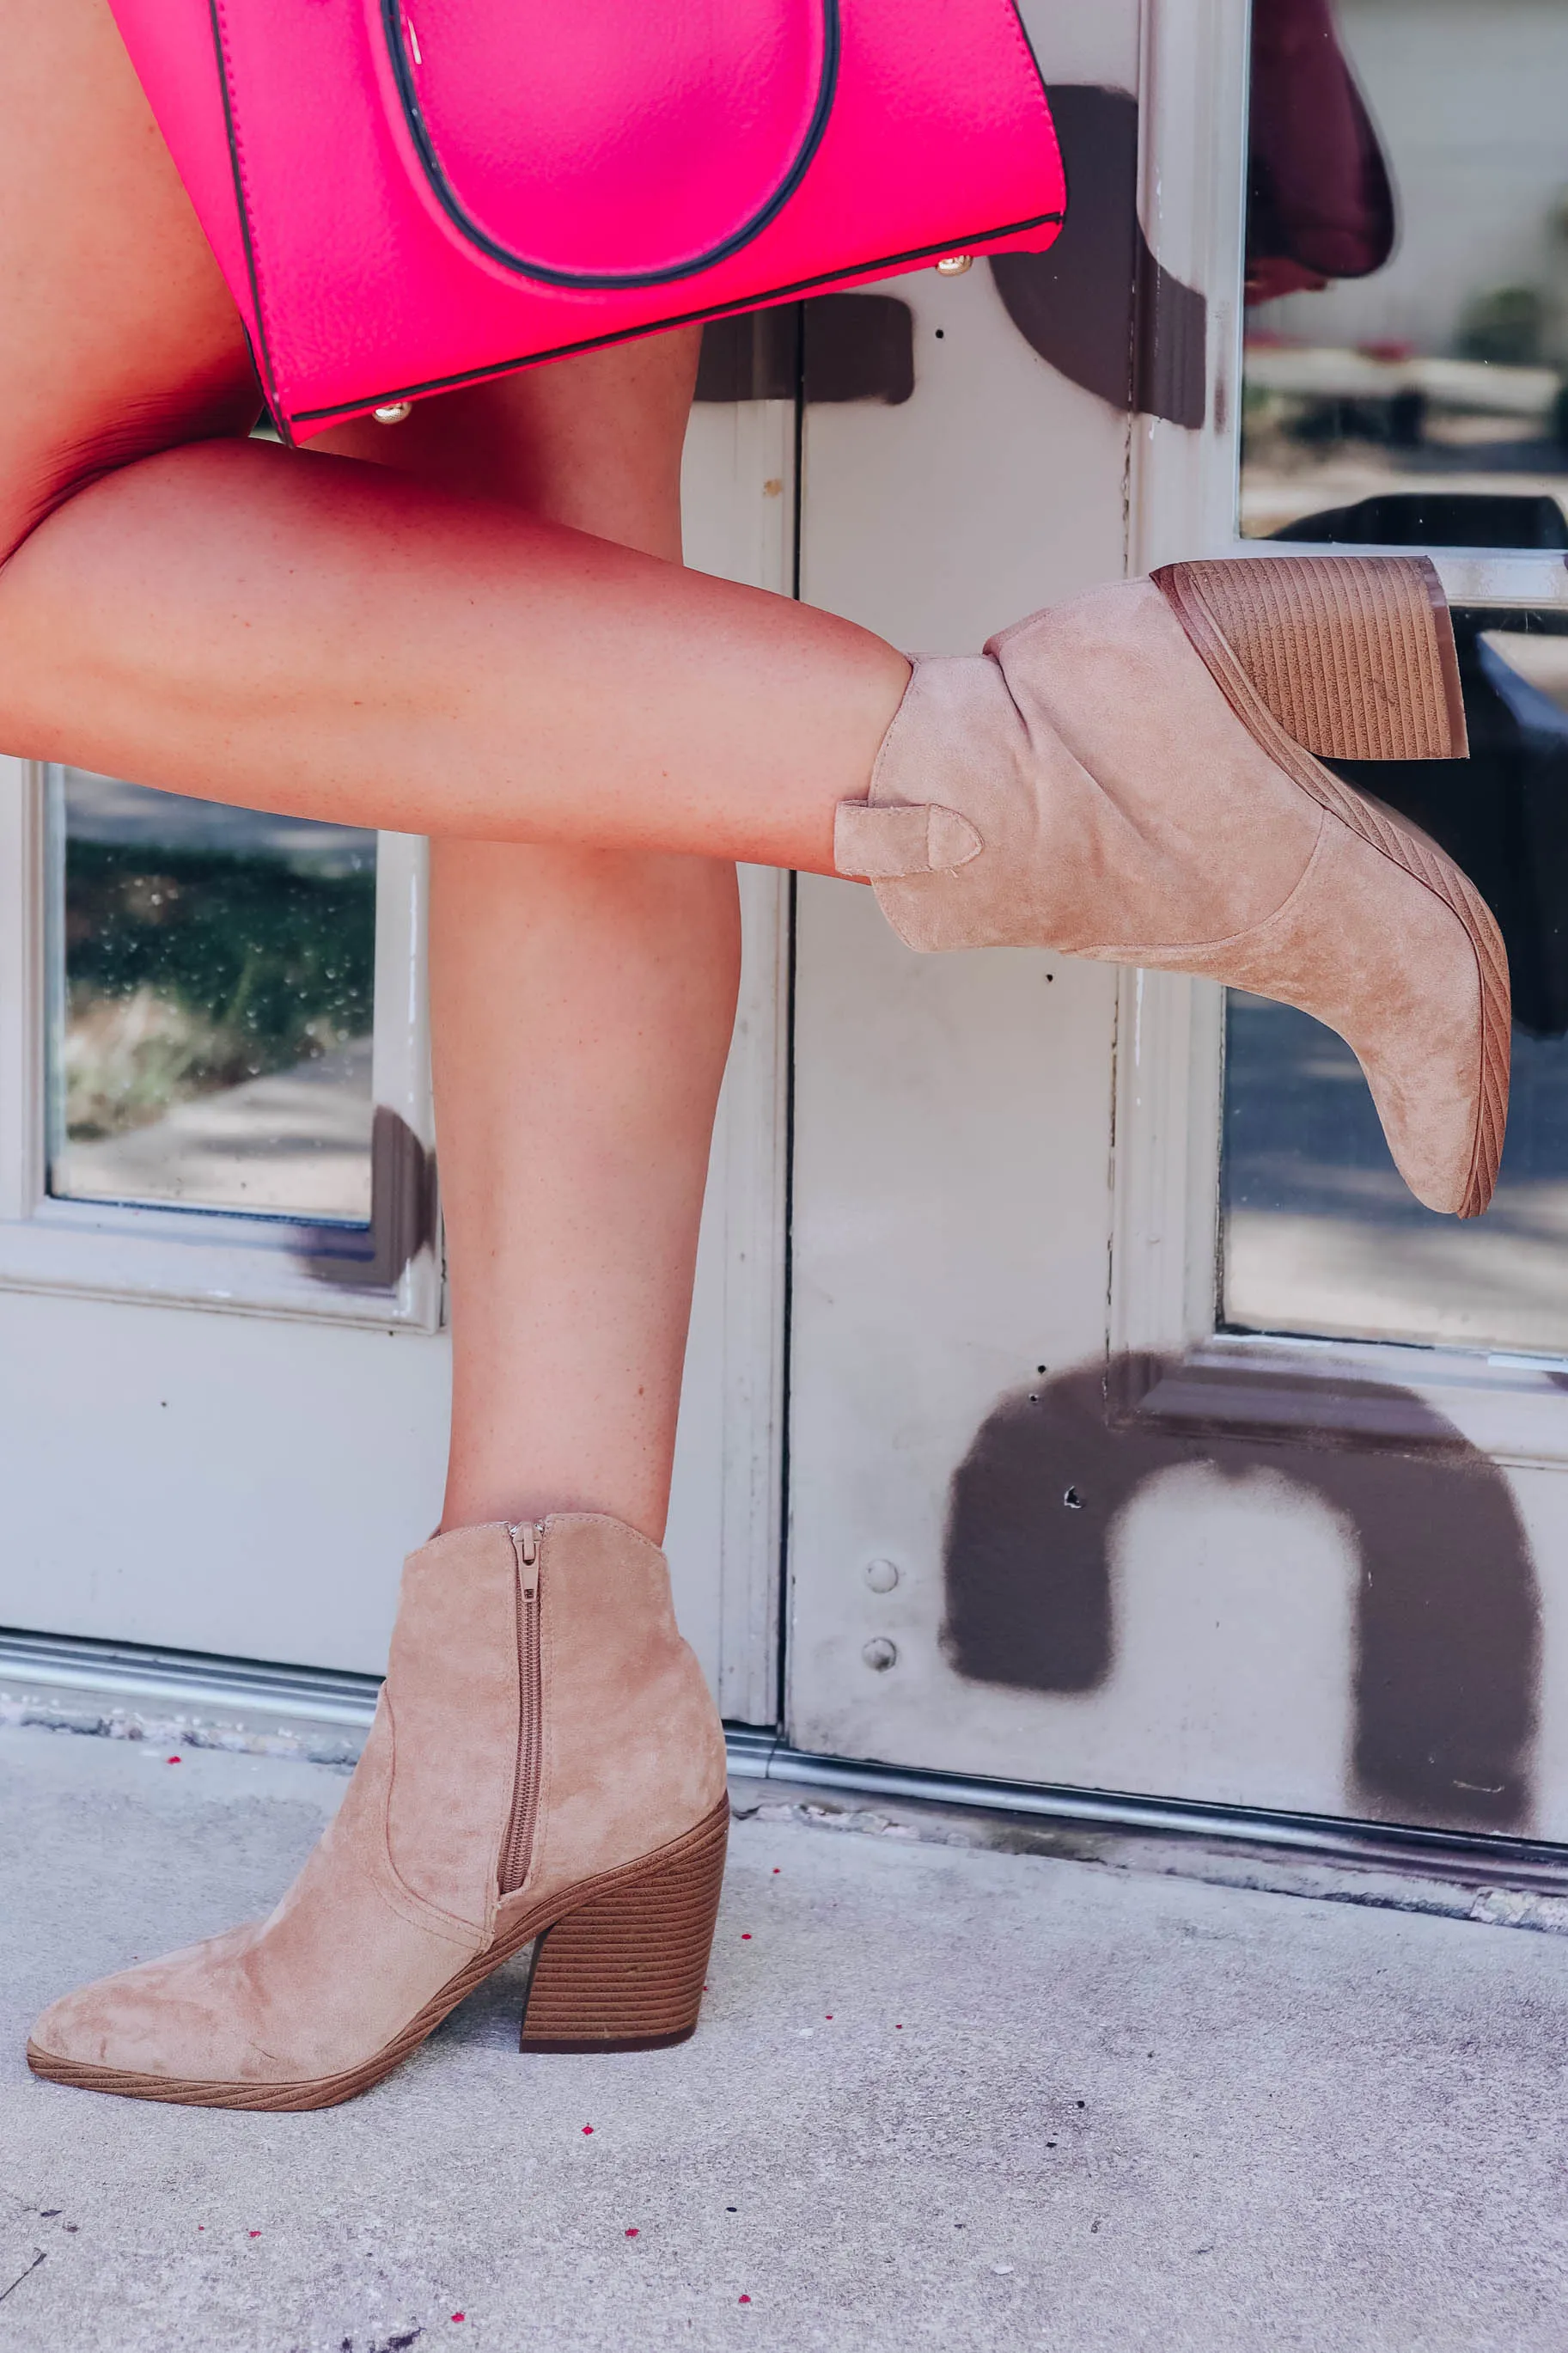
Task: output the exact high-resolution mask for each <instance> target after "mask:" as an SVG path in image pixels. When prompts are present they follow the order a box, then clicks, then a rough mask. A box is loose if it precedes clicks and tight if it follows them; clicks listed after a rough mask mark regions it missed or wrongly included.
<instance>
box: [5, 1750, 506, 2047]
mask: <svg viewBox="0 0 1568 2353" xmlns="http://www.w3.org/2000/svg"><path fill="white" fill-rule="evenodd" d="M391 1763H392V1740H391V1733H390V1727H389V1723H388V1718H387V1714H386V1711H385V1708H384V1706H383V1707H382V1708H380V1709H378V1711H377V1719H376V1724H375V1726H374V1729H373V1731H372V1735H371V1737H370V1740H369V1741H368V1742H367V1743H366V1746H365V1750H364V1754H363V1757H361V1759H360V1762H359V1764H358V1765H357V1766H356V1767H355V1768H354V1775H353V1780H352V1781H351V1782H350V1785H349V1788H348V1790H347V1791H346V1793H345V1795H344V1798H343V1802H342V1807H341V1808H340V1809H339V1811H338V1812H337V1814H336V1815H335V1816H334V1817H333V1819H332V1820H331V1822H330V1823H329V1825H328V1827H327V1829H326V1831H325V1832H324V1834H323V1836H322V1838H321V1842H320V1843H319V1845H318V1846H317V1847H316V1849H315V1851H314V1852H313V1853H312V1854H311V1855H310V1859H309V1861H308V1862H306V1864H305V1867H304V1869H303V1871H302V1872H301V1873H300V1876H299V1878H298V1879H297V1880H296V1881H295V1882H294V1883H293V1885H292V1886H291V1887H290V1888H289V1891H288V1893H287V1894H285V1895H284V1897H283V1899H282V1901H281V1902H280V1903H279V1905H278V1906H277V1908H276V1910H275V1911H273V1912H272V1913H271V1914H270V1915H269V1916H268V1918H267V1919H266V1920H262V1921H252V1922H251V1923H249V1924H248V1925H247V1926H245V1927H241V1928H235V1929H231V1930H229V1932H228V1933H227V1934H226V1936H215V1937H210V1938H209V1939H208V1940H207V1941H206V1942H205V1944H200V1945H193V1946H191V1947H188V1948H187V1949H186V1950H185V1951H184V1952H180V1953H174V1954H172V1955H170V1956H169V1957H167V1958H166V1959H163V1960H158V1961H148V1962H143V1963H142V1965H141V1967H139V1968H132V1969H126V1970H124V1971H122V1972H121V1974H120V1975H119V1976H117V1977H112V1978H103V1979H102V1980H101V1981H100V1983H99V1984H97V1985H91V1986H87V1987H84V1988H83V1989H82V1990H81V1991H80V1992H79V1993H72V1994H68V1995H67V1996H66V1997H65V1999H64V2000H63V2001H58V2002H56V2003H55V2004H54V2006H53V2008H52V2009H50V2010H46V2011H45V2012H44V2015H43V2017H42V2018H41V2019H40V2020H39V2021H38V2022H37V2025H36V2026H35V2028H34V2029H33V2036H32V2039H33V2041H34V2042H36V2043H37V2045H38V2047H39V2048H40V2050H44V2051H49V2052H54V2053H55V2054H56V2055H57V2056H58V2057H59V2058H63V2059H71V2060H75V2061H76V2062H77V2063H79V2064H87V2065H91V2066H102V2067H114V2068H118V2069H121V2070H124V2071H127V2072H130V2073H138V2074H147V2075H163V2076H173V2077H177V2078H180V2079H182V2080H198V2081H203V2082H218V2083H239V2084H281V2083H295V2082H299V2081H301V2080H310V2079H312V2078H314V2077H318V2076H321V2075H331V2074H335V2073H339V2072H340V2071H342V2070H343V2069H346V2068H349V2067H353V2066H355V2065H357V2064H359V2063H361V2062H362V2061H363V2060H364V2059H365V2058H367V2057H368V2056H369V2055H370V2054H371V2053H372V2052H375V2051H378V2050H380V2049H381V2048H382V2047H383V2045H384V2044H385V2043H386V2042H390V2041H391V2040H392V2038H393V2036H394V2035H395V2033H396V2032H397V2031H398V2030H399V2028H400V2027H402V2026H404V2025H405V2024H406V2022H407V2021H408V2020H409V2019H410V2018H411V2017H412V2016H413V2015H414V2014H415V2013H416V2011H417V2010H421V2009H423V2007H424V2005H425V2003H426V2001H428V2000H430V1999H431V1997H432V1996H433V1995H434V1994H436V1993H437V1992H438V1991H439V1989H440V1988H441V1987H442V1986H443V1985H445V1984H446V1982H447V1978H450V1977H452V1976H453V1975H454V1974H455V1972H456V1971H457V1970H458V1969H459V1968H461V1967H462V1965H463V1963H464V1962H465V1961H466V1960H467V1959H468V1956H469V1954H470V1953H471V1952H472V1951H473V1949H474V1947H475V1946H476V1945H477V1944H478V1942H479V1938H478V1936H475V1935H474V1934H473V1933H472V1932H468V1933H465V1932H464V1931H463V1930H462V1929H461V1928H460V1927H459V1926H458V1924H457V1923H456V1922H449V1923H448V1922H444V1921H443V1920H442V1919H441V1917H440V1915H437V1914H435V1913H432V1912H431V1911H430V1910H429V1909H428V1907H426V1906H424V1905H417V1904H416V1901H415V1900H414V1899H413V1898H411V1897H409V1896H408V1895H407V1894H404V1893H403V1892H402V1891H401V1890H400V1889H399V1888H398V1886H397V1884H396V1883H395V1880H394V1879H393V1876H392V1873H391V1869H390V1866H389V1864H388V1862H387V1858H386V1838H385V1824H386V1799H387V1790H388V1786H389V1782H390V1778H391V1773H390V1767H391Z"/></svg>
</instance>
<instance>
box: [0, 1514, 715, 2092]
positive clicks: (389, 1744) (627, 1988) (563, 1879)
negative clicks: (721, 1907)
mask: <svg viewBox="0 0 1568 2353" xmlns="http://www.w3.org/2000/svg"><path fill="white" fill-rule="evenodd" d="M728 1827H729V1805H728V1800H727V1798H726V1795H725V1780H724V1739H723V1733H722V1730H721V1726H720V1724H719V1719H718V1715H717V1714H716V1712H715V1709H714V1706H713V1702H712V1700H711V1699H710V1696H709V1693H708V1688H707V1685H706V1683H704V1681H703V1679H702V1674H701V1671H700V1668H699V1666H698V1664H697V1661H696V1660H695V1658H694V1657H693V1656H692V1654H691V1651H689V1648H688V1647H687V1645H686V1643H685V1642H683V1641H682V1640H681V1638H680V1636H679V1633H678V1632H677V1631H676V1626H675V1617H674V1612H673V1610H672V1609H671V1607H670V1599H669V1576H668V1569H667V1567H666V1566H665V1559H664V1555H663V1554H662V1553H661V1552H659V1551H658V1549H657V1548H656V1546H653V1545H651V1544H649V1543H648V1542H647V1539H646V1538H645V1537H643V1536H640V1535H637V1532H636V1530H635V1529H632V1528H629V1527H626V1526H625V1525H623V1524H622V1523H621V1522H620V1521H619V1520H612V1519H607V1518H603V1517H600V1516H598V1515H596V1514H587V1513H560V1514H554V1515H553V1516H552V1517H551V1518H549V1519H546V1520H544V1521H542V1522H540V1523H537V1524H527V1525H522V1526H520V1527H516V1528H510V1527H502V1526H495V1527H479V1528H463V1529H460V1530H458V1531H457V1532H456V1533H454V1534H452V1535H444V1536H438V1537H437V1539H436V1541H435V1542H434V1543H432V1544H428V1545H426V1546H425V1547H424V1549H423V1550H422V1551H420V1552H416V1553H415V1554H413V1555H412V1556H410V1558H409V1560H408V1563H407V1565H406V1567H405V1570H404V1577H403V1589H402V1596H401V1600H400V1604H399V1608H398V1613H397V1625H396V1630H395V1633H394V1636H393V1641H392V1662H391V1667H390V1671H389V1672H388V1675H387V1679H386V1685H385V1688H384V1691H383V1693H382V1696H381V1703H380V1705H379V1706H378V1708H377V1710H376V1715H375V1722H374V1725H373V1727H372V1730H371V1734H370V1738H369V1740H368V1742H367V1743H366V1746H365V1750H364V1754H363V1757H361V1759H360V1762H359V1764H358V1765H357V1766H356V1767H355V1769H354V1774H353V1779H352V1780H351V1781H350V1783H349V1786H348V1789H347V1792H346V1794H345V1796H344V1798H343V1802H342V1807H341V1809H340V1810H339V1812H338V1814H337V1815H336V1817H335V1819H334V1820H332V1822H331V1824H330V1825H329V1827H328V1829H327V1831H326V1832H325V1833H324V1835H323V1837H322V1838H321V1842H320V1844H319V1845H318V1846H317V1848H316V1850H315V1852H313V1854H312V1855H311V1856H310V1860H309V1861H308V1862H307V1863H306V1864H305V1867H304V1869H303V1871H301V1873H300V1876H299V1878H298V1879H297V1880H296V1881H295V1882H294V1884H293V1886H292V1887H291V1888H289V1892H288V1894H286V1895H285V1896H284V1897H283V1899H282V1901H281V1903H280V1904H279V1905H278V1907H277V1909H276V1910H275V1911H274V1912H273V1913H272V1914H271V1915H269V1916H268V1918H267V1919H266V1920H262V1921H253V1922H251V1923H250V1924H249V1925H247V1926H245V1927H241V1928H234V1929H231V1930H230V1931H229V1932H228V1934H227V1935H226V1936H214V1937H211V1938H209V1939H208V1940H207V1942H206V1943H205V1944H201V1945H194V1946H192V1947H189V1948H188V1949H187V1950H186V1951H184V1952H181V1953H175V1954H173V1955H171V1956H170V1957H169V1958H167V1959H166V1960H161V1961H153V1962H148V1963H145V1964H143V1965H142V1967H141V1968H132V1969H127V1970H125V1971H123V1972H122V1973H121V1975H120V1976H118V1977H111V1978H103V1979H102V1980H101V1981H100V1983H99V1984H97V1985H90V1986H87V1987H85V1988H84V1989H82V1990H81V1991H80V1992H78V1993H72V1994H68V1995H67V1996H66V1997H65V1999H64V2000H62V2001H57V2002H56V2003H55V2004H54V2005H53V2007H52V2008H51V2009H49V2010H46V2011H45V2012H44V2015H43V2017H42V2018H40V2019H39V2021H38V2022H37V2026H36V2027H35V2028H34V2030H33V2037H32V2040H31V2042H29V2043H28V2045H27V2063H28V2064H29V2066H30V2067H31V2068H32V2070H33V2072H34V2073H35V2074H37V2075H47V2076H48V2077H50V2078H51V2079H52V2081H54V2082H55V2083H58V2084H80V2085H82V2086H84V2087H86V2088H87V2089H89V2090H91V2091H99V2092H120V2093H124V2094H129V2095H130V2096H131V2097H132V2098H135V2099H144V2100H181V2101H187V2102H191V2103H194V2104H195V2105H199V2106H203V2107H222V2108H272V2109H277V2108H320V2107H327V2106H330V2105H331V2104H332V2103H333V2102H334V2101H337V2100H346V2099H349V2098H351V2097H352V2096H353V2094H354V2093H356V2092H363V2091H364V2090H366V2089H367V2088H368V2086H369V2085H370V2084H374V2083H376V2082H377V2081H378V2080H379V2079H380V2078H381V2077H382V2076H383V2075H384V2074H386V2073H387V2072H388V2071H389V2070H390V2069H391V2068H393V2067H395V2066H396V2064H397V2063H398V2061H399V2060H400V2059H403V2058H405V2057H406V2056H407V2054H408V2052H410V2051H412V2050H413V2049H414V2048H415V2047H416V2044H418V2043H419V2042H423V2041H424V2039H425V2037H426V2035H427V2034H428V2033H429V2032H430V2031H431V2030H432V2028H433V2027H435V2026H437V2025H438V2024H439V2022H440V2021H441V2020H442V2019H443V2018H445V2016H446V2015H447V2011H448V2010H451V2009H452V2008H454V2006H455V2005H456V2004H457V2003H458V2002H459V2001H460V2000H462V1998H463V1996H464V1995H465V1994H467V1993H469V1992H471V1991H472V1990H473V1989H474V1987H475V1986H477V1985H479V1983H480V1981H481V1979H483V1978H486V1977H488V1976H489V1972H490V1971H491V1970H492V1969H493V1968H496V1967H497V1966H498V1964H499V1963H500V1962H501V1961H503V1960H505V1959H506V1958H507V1957H509V1955H510V1954H513V1953H515V1952H517V1951H518V1950H519V1949H520V1948H521V1947H523V1946H525V1945H527V1944H529V1943H534V1944H535V1951H534V1962H533V1970H532V1976H531V1981H530V1985H529V1990H528V1994H527V1998H526V2007H525V2010H524V2013H523V2021H522V2048H523V2049H524V2050H525V2051H627V2050H638V2051H640V2050H647V2049H650V2048H653V2047H655V2046H657V2045H658V2044H662V2043H668V2042H684V2040H685V2039H686V2037H687V2036H688V2035H689V2033H690V2032H691V2031H692V2029H693V2027H694V2026H695V2024H696V2022H697V2010H698V2005H699V2003H700V2000H701V1997H702V1980H703V1975H704V1971H705V1970H706V1968H707V1964H708V1951H709V1947H710V1943H711V1941H712V1935H713V1918H714V1914H715V1912H716V1910H717V1908H718V1902H719V1884H720V1881H721V1877H722V1874H723V1868H724V1845H725V1838H726V1834H727V1831H728ZM535 1940H537V1942H535Z"/></svg>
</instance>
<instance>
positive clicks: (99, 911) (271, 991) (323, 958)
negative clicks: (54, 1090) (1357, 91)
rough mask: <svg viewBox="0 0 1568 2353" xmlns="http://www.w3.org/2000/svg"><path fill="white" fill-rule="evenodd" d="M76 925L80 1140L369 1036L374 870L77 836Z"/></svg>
mask: <svg viewBox="0 0 1568 2353" xmlns="http://www.w3.org/2000/svg"><path fill="white" fill-rule="evenodd" d="M65 925H66V973H67V982H68V1009H69V1025H68V1026H69V1035H68V1039H67V1049H66V1062H67V1070H66V1077H67V1084H68V1101H67V1107H66V1117H67V1125H68V1129H69V1131H70V1133H71V1134H73V1135H74V1136H79V1137H81V1138H84V1139H85V1137H86V1136H88V1135H89V1134H106V1133H110V1132H112V1131H114V1130H117V1129H123V1128H127V1127H137V1126H141V1125H142V1124H144V1123H145V1122H146V1121H148V1120H150V1119H155V1118H157V1117H158V1116H159V1115H160V1113H162V1112H163V1111H166V1110H167V1109H169V1108H170V1107H171V1105H172V1104H173V1103H177V1102H184V1101H188V1100H189V1099H190V1098H191V1097H192V1096H194V1095H197V1094H203V1093H206V1092H210V1091H212V1090H213V1089H215V1088H219V1087H228V1086H236V1085H238V1084H239V1083H241V1082H243V1081H244V1080H246V1079H252V1078H260V1077H263V1076H264V1075H266V1074H267V1073H268V1072H270V1071H285V1070H290V1069H292V1068H294V1066H295V1065H296V1064H298V1063H300V1062H304V1061H310V1060H315V1059H316V1058H317V1057H318V1056H320V1055H322V1054H326V1053H330V1052H331V1051H332V1050H334V1049H335V1048H336V1047H338V1046H340V1045H342V1044H343V1043H345V1042H346V1041H347V1040H348V1039H352V1038H363V1037H366V1036H368V1035H369V1033H370V1030H371V1027H372V1022H373V1018H374V962H375V877H374V873H347V874H345V873H323V872H320V871H310V869H308V868H306V867H305V866H303V865H300V866H294V865H290V864H289V863H287V862H285V861H284V860H280V859H276V858H254V857H252V858H241V857H233V856H224V855H221V854H218V853H212V852H205V851H195V850H163V851H157V852H150V851H147V850H143V849H130V848H126V847H123V846H120V845H116V844H111V843H101V842H83V841H73V842H72V843H70V845H69V847H68V852H67V859H66V906H65Z"/></svg>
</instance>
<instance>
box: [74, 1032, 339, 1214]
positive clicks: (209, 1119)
mask: <svg viewBox="0 0 1568 2353" xmlns="http://www.w3.org/2000/svg"><path fill="white" fill-rule="evenodd" d="M370 1071H371V1041H370V1039H368V1038H363V1039H356V1040H355V1041H354V1042H353V1044H352V1045H349V1046H344V1047H342V1048H340V1049H339V1050H338V1051H337V1052H335V1053H331V1054H324V1055H322V1056H321V1059H320V1060H316V1061H310V1062H301V1063H300V1064H298V1065H297V1066H296V1068H295V1069H293V1070H291V1071H277V1072H275V1073H274V1074H273V1075H272V1076H271V1077H269V1078H263V1079H250V1080H247V1081H246V1082H245V1083H244V1084H242V1085H240V1086H237V1087H227V1088H225V1089H224V1090H223V1092H221V1093H217V1094H208V1095H202V1096H199V1097H198V1098H197V1099H196V1100H195V1102H193V1103H182V1104H180V1105H179V1106H178V1107H177V1108H176V1109H175V1110H174V1111H171V1112H169V1113H165V1115H164V1116H163V1118H162V1119H160V1120H156V1121H154V1122H153V1123H152V1124H150V1125H148V1126H146V1127H140V1128H135V1129H133V1130H132V1131H131V1132H130V1133H129V1134H123V1135H115V1136H108V1137H105V1138H103V1139H102V1140H100V1141H96V1142H93V1143H83V1144H74V1143H73V1144H68V1145H66V1146H65V1149H64V1151H63V1152H62V1153H61V1155H60V1156H59V1158H58V1160H57V1162H56V1164H55V1167H54V1170H53V1189H54V1190H55V1191H56V1192H58V1193H63V1194H68V1195H70V1196H72V1197H73V1198H86V1199H89V1200H118V1201H153V1202H169V1203H173V1204H176V1205H178V1206H179V1207H182V1208H207V1209H249V1210H252V1211H256V1212H258V1213H261V1214H265V1215H269V1216H273V1217H304V1218H346V1219H353V1220H355V1221H357V1222H359V1223H362V1224H364V1223H368V1222H369V1219H370V1183H371V1163H370V1140H371V1119H372V1103H371V1082H370Z"/></svg>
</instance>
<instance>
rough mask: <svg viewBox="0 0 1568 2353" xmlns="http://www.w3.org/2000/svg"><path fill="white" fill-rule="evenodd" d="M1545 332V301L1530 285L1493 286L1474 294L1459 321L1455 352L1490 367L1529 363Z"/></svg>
mask: <svg viewBox="0 0 1568 2353" xmlns="http://www.w3.org/2000/svg"><path fill="white" fill-rule="evenodd" d="M1545 332H1546V304H1545V301H1543V299H1542V295H1541V293H1540V291H1539V290H1538V289H1537V288H1535V287H1533V286H1494V287H1492V288H1491V289H1490V290H1489V292H1487V293H1485V294H1478V295H1477V296H1476V297H1475V299H1474V301H1472V302H1471V303H1470V304H1469V306H1468V309H1467V310H1466V311H1465V315H1464V318H1463V320H1462V321H1461V322H1460V325H1459V355H1460V357H1461V358H1462V359H1467V360H1489V361H1490V363H1491V364H1492V365H1493V366H1494V367H1532V366H1534V365H1535V364H1536V363H1537V362H1538V361H1539V359H1540V357H1541V352H1542V341H1543V339H1544V336H1545Z"/></svg>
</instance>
